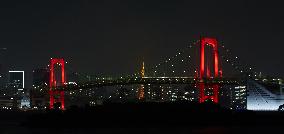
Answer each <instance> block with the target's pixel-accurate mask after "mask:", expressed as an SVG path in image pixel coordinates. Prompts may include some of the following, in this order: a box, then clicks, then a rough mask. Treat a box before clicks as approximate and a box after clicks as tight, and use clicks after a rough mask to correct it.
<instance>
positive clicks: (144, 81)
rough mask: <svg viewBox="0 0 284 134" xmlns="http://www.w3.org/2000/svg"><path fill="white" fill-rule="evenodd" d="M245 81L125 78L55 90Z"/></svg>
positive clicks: (191, 78) (73, 85) (239, 82)
mask: <svg viewBox="0 0 284 134" xmlns="http://www.w3.org/2000/svg"><path fill="white" fill-rule="evenodd" d="M243 82H245V81H242V80H241V79H238V78H208V79H196V78H193V77H144V78H125V79H116V80H107V79H106V80H98V81H93V82H88V83H84V84H69V85H65V86H60V87H56V88H55V89H56V90H63V91H70V90H78V89H91V88H95V87H103V86H116V85H136V84H138V85H140V84H143V85H147V84H189V85H197V84H199V83H204V84H206V85H214V84H218V85H238V84H241V83H243Z"/></svg>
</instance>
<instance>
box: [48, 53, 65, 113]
mask: <svg viewBox="0 0 284 134" xmlns="http://www.w3.org/2000/svg"><path fill="white" fill-rule="evenodd" d="M54 65H59V66H60V67H61V85H62V86H63V85H65V83H66V79H65V62H64V59H53V58H51V60H50V66H49V67H50V81H49V87H50V90H49V96H50V102H49V108H50V109H53V108H54V103H56V102H60V103H61V109H62V110H64V109H65V104H64V91H56V90H53V88H54V87H56V86H57V84H58V83H57V82H56V79H55V74H54ZM56 95H57V96H59V98H58V99H56V98H55V96H56Z"/></svg>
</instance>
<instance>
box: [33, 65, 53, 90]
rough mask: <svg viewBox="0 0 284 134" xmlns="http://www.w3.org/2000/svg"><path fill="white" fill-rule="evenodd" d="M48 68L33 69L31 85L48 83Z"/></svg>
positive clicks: (41, 85)
mask: <svg viewBox="0 0 284 134" xmlns="http://www.w3.org/2000/svg"><path fill="white" fill-rule="evenodd" d="M49 77H50V76H49V69H47V68H40V69H35V70H33V87H45V86H48V85H49Z"/></svg>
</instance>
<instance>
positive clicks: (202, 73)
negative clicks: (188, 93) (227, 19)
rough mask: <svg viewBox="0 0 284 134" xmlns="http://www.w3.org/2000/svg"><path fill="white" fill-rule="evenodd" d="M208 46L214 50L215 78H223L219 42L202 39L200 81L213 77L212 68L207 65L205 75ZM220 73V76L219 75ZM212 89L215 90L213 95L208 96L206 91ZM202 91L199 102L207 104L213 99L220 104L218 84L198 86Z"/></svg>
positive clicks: (211, 39)
mask: <svg viewBox="0 0 284 134" xmlns="http://www.w3.org/2000/svg"><path fill="white" fill-rule="evenodd" d="M206 45H208V46H210V47H212V48H213V56H212V57H213V64H214V65H213V67H214V76H213V77H214V78H218V77H222V75H223V74H222V72H223V71H222V70H219V55H218V43H217V40H216V39H214V38H201V42H200V76H199V77H200V80H202V79H204V78H209V79H210V77H211V74H210V68H209V64H208V63H207V64H206V74H205V46H206ZM219 72H220V75H219ZM206 87H207V88H210V87H212V89H213V95H210V96H208V95H206V94H205V89H206ZM198 88H199V90H200V97H199V102H200V103H202V102H205V100H207V99H211V100H212V101H213V102H215V103H218V91H219V85H218V84H213V85H209V86H208V85H205V83H202V82H201V83H199V86H198Z"/></svg>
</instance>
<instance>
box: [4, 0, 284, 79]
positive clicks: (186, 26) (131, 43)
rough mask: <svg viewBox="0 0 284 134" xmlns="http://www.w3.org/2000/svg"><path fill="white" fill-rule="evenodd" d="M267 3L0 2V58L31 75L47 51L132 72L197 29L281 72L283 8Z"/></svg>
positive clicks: (81, 68)
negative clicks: (1, 49) (0, 48)
mask: <svg viewBox="0 0 284 134" xmlns="http://www.w3.org/2000/svg"><path fill="white" fill-rule="evenodd" d="M268 2H269V3H267V2H266V3H264V2H262V1H257V0H255V1H253V0H251V1H248V0H243V1H241V0H236V1H228V0H227V1H221V0H215V1H214V0H208V1H204V0H196V1H195V2H193V1H191V0H149V1H147V0H143V1H142V0H141V1H140V0H139V1H135V0H105V1H102V0H89V1H87V0H80V1H79V0H78V1H74V0H66V1H59V0H54V1H51V0H46V1H39V0H35V1H23V0H14V1H1V2H0V35H1V36H0V47H6V48H8V49H7V51H6V52H5V53H4V52H3V51H0V52H1V56H2V57H1V59H2V60H3V59H5V61H3V62H4V63H5V64H6V65H8V68H9V69H10V70H25V71H26V72H27V73H30V74H31V71H32V69H34V68H39V67H44V66H46V65H47V64H48V63H49V59H50V58H51V57H64V58H65V59H66V60H67V61H68V62H69V63H68V67H69V68H72V70H74V71H78V72H84V73H90V74H105V75H117V74H123V73H124V74H125V73H128V74H131V73H133V72H135V71H136V72H137V70H138V68H139V66H140V64H141V62H142V60H143V59H144V60H145V62H146V64H147V65H149V66H150V65H154V64H155V63H158V62H160V61H161V59H164V57H168V56H170V55H173V54H175V53H176V52H177V51H178V50H180V49H183V48H185V47H186V46H187V45H188V44H189V43H191V42H193V41H195V40H197V39H198V38H199V37H200V35H203V36H210V37H216V38H217V39H218V40H219V42H220V43H222V44H225V45H226V46H227V47H228V48H230V49H231V50H232V53H234V54H235V55H236V56H239V57H240V58H241V60H242V61H243V62H244V63H247V64H250V65H253V66H256V67H257V71H262V72H263V73H265V74H269V75H273V76H275V77H282V76H284V70H283V68H284V62H283V59H282V57H283V50H284V45H283V43H282V39H283V35H284V25H283V24H284V14H283V13H284V8H283V4H282V3H279V2H278V3H277V2H272V1H268ZM3 57H5V58H3ZM30 74H28V75H30Z"/></svg>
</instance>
